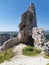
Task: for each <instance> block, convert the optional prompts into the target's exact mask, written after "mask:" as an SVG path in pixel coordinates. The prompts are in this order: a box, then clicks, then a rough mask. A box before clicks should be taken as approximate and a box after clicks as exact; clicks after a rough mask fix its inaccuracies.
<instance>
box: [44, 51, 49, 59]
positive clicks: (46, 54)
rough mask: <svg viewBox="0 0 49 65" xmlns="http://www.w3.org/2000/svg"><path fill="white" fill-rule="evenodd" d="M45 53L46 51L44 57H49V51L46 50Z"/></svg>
mask: <svg viewBox="0 0 49 65" xmlns="http://www.w3.org/2000/svg"><path fill="white" fill-rule="evenodd" d="M44 53H45V54H44V58H46V59H49V55H48V53H47V52H46V51H45V52H44Z"/></svg>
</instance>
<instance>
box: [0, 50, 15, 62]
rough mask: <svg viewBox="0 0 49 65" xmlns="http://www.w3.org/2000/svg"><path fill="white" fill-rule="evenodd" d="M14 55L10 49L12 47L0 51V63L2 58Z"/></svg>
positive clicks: (5, 58)
mask: <svg viewBox="0 0 49 65" xmlns="http://www.w3.org/2000/svg"><path fill="white" fill-rule="evenodd" d="M14 55H15V53H14V52H13V51H12V49H8V50H6V51H4V52H1V53H0V63H1V62H3V61H4V60H10V58H12V57H13V56H14Z"/></svg>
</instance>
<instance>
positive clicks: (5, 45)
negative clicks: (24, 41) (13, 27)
mask: <svg viewBox="0 0 49 65" xmlns="http://www.w3.org/2000/svg"><path fill="white" fill-rule="evenodd" d="M18 43H19V41H18V38H17V37H16V38H12V39H9V40H8V41H6V42H4V43H3V46H2V48H3V49H2V50H6V49H8V48H11V47H13V46H15V45H17V44H18Z"/></svg>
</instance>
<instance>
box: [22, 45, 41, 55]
mask: <svg viewBox="0 0 49 65" xmlns="http://www.w3.org/2000/svg"><path fill="white" fill-rule="evenodd" d="M40 52H41V51H40V50H38V49H36V48H34V47H31V46H27V47H25V48H24V49H23V54H24V55H26V56H37V55H38V54H39V53H40Z"/></svg>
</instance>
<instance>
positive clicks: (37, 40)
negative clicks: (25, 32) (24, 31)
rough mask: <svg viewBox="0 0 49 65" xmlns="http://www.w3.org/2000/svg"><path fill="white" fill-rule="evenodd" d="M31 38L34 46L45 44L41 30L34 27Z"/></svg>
mask: <svg viewBox="0 0 49 65" xmlns="http://www.w3.org/2000/svg"><path fill="white" fill-rule="evenodd" d="M32 38H33V39H34V45H35V46H39V45H41V46H43V45H44V43H45V33H44V30H43V29H42V28H37V27H34V28H33V29H32Z"/></svg>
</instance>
